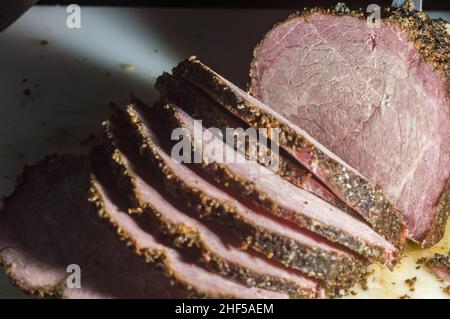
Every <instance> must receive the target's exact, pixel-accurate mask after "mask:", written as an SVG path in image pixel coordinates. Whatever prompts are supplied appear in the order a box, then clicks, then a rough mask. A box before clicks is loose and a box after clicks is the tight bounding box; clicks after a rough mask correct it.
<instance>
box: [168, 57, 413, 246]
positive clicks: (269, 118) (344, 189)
mask: <svg viewBox="0 0 450 319" xmlns="http://www.w3.org/2000/svg"><path fill="white" fill-rule="evenodd" d="M173 75H174V77H176V78H184V79H186V80H188V81H190V82H191V83H193V84H195V85H197V86H198V87H199V88H201V89H202V90H203V91H204V92H205V93H207V94H209V95H210V96H211V97H213V98H214V99H215V100H216V101H218V102H220V104H221V105H222V106H223V107H225V108H226V109H227V110H229V111H230V112H232V113H233V114H235V115H236V116H238V117H240V118H241V119H242V120H244V121H246V122H247V123H248V124H249V125H250V126H252V127H255V128H269V129H270V130H269V132H268V133H267V136H268V137H269V138H270V137H272V138H273V135H274V134H277V135H278V134H279V143H280V146H281V147H283V148H284V149H285V150H286V151H287V152H289V154H291V155H292V156H293V157H294V158H295V159H296V160H298V161H299V162H300V163H301V164H303V166H305V167H306V168H307V169H308V170H309V171H310V172H312V173H313V174H314V175H315V176H316V177H317V178H319V179H320V180H321V181H322V182H323V183H324V184H325V185H327V187H328V188H329V189H330V190H331V191H332V192H333V193H334V194H335V195H337V196H338V197H339V198H340V199H341V200H343V201H344V202H345V203H346V204H347V205H349V206H350V207H351V208H353V209H354V210H355V211H356V212H358V213H359V214H360V215H361V216H362V217H363V218H364V219H365V220H367V221H368V222H369V223H370V224H371V226H372V227H373V228H374V229H375V230H376V231H377V232H378V233H380V234H382V235H383V236H384V237H385V238H386V239H387V240H389V241H390V242H391V243H393V244H394V245H395V246H396V247H397V248H399V249H402V247H403V245H404V242H405V239H406V227H405V224H404V222H403V220H402V214H401V211H400V210H398V209H397V208H396V207H395V205H394V204H393V203H392V202H391V200H390V199H389V197H388V196H387V195H386V194H385V193H384V192H383V190H382V189H381V187H379V186H378V185H376V184H374V183H373V182H372V181H370V180H369V179H367V178H366V177H365V176H363V175H362V174H360V173H359V172H358V171H356V170H355V169H354V168H352V167H351V166H349V165H348V164H347V163H345V162H344V161H342V160H341V159H340V158H338V157H337V156H336V155H335V154H333V153H331V152H330V151H329V150H328V149H326V148H325V147H324V146H323V145H321V144H320V143H319V142H317V141H316V140H315V139H313V138H312V137H311V136H310V135H309V134H308V133H306V132H305V131H304V130H302V129H301V128H299V127H298V126H296V125H295V124H293V123H292V122H290V121H288V120H287V119H286V118H284V117H283V116H282V115H280V114H279V113H277V112H275V111H273V110H272V109H270V108H269V107H267V106H266V105H265V104H263V103H261V102H260V101H258V100H256V99H255V98H253V97H252V96H250V95H249V94H247V93H245V92H244V91H242V90H241V89H239V88H238V87H237V86H235V85H233V84H232V83H230V82H229V81H227V80H226V79H224V78H223V77H221V76H220V75H218V74H217V73H215V72H214V71H212V70H211V69H209V68H208V67H207V66H205V65H204V64H202V63H201V62H200V61H199V60H197V58H195V57H191V58H189V59H188V60H186V61H183V62H181V63H180V64H179V65H178V66H177V67H176V68H174V70H173Z"/></svg>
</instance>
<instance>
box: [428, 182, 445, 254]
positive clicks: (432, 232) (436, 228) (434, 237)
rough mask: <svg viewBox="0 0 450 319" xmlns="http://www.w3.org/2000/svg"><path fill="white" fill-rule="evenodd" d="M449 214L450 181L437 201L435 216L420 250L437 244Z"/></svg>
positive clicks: (443, 231) (443, 232)
mask: <svg viewBox="0 0 450 319" xmlns="http://www.w3.org/2000/svg"><path fill="white" fill-rule="evenodd" d="M449 214H450V179H449V181H448V182H447V186H446V187H445V190H444V191H443V192H442V195H441V197H440V199H439V204H438V206H437V208H436V214H435V215H434V217H433V221H432V224H431V227H430V229H429V230H428V232H427V233H426V235H425V238H424V239H423V241H422V242H421V245H422V248H430V247H432V246H433V245H435V244H436V243H437V242H439V241H440V240H441V239H442V238H443V237H444V234H445V227H446V225H447V219H448V217H449Z"/></svg>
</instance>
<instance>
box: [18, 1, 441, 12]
mask: <svg viewBox="0 0 450 319" xmlns="http://www.w3.org/2000/svg"><path fill="white" fill-rule="evenodd" d="M12 1H14V0H12ZM337 2H345V3H346V4H347V5H348V6H349V7H350V8H352V9H357V8H366V7H367V6H368V5H369V4H371V3H375V4H378V5H380V6H390V5H391V3H392V1H385V0H370V1H365V0H359V1H358V0H347V1H339V0H309V1H308V0H303V1H302V0H273V1H267V0H266V1H264V0H259V1H258V0H240V1H239V0H209V1H207V0H109V1H108V0H90V1H89V0H78V1H74V0H41V1H39V4H71V3H76V4H79V5H104V6H110V5H117V6H119V5H123V6H158V7H171V6H176V7H207V8H261V9H270V8H273V9H275V8H277V9H294V10H295V9H302V8H303V7H311V6H328V7H331V6H334V5H336V3H337ZM423 9H424V10H450V1H449V0H424V1H423Z"/></svg>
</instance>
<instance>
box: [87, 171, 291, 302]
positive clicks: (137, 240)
mask: <svg viewBox="0 0 450 319" xmlns="http://www.w3.org/2000/svg"><path fill="white" fill-rule="evenodd" d="M96 172H97V171H96ZM91 201H92V202H93V203H94V204H95V206H96V207H97V209H98V212H99V215H100V216H101V217H102V218H104V219H106V220H107V221H109V223H111V225H113V226H114V228H115V229H116V232H117V234H118V236H119V237H120V239H121V240H122V241H124V242H125V243H126V245H127V246H130V247H132V248H133V249H134V250H135V252H136V253H137V254H138V255H140V256H141V257H143V258H142V261H144V260H145V261H146V262H147V263H150V264H154V265H155V266H156V267H157V269H159V270H160V271H161V272H162V273H164V274H165V275H167V276H169V277H170V278H171V280H172V281H173V282H175V283H176V284H177V285H179V286H181V287H182V288H183V289H185V290H187V291H190V292H191V294H192V296H195V297H214V298H246V299H247V298H250V299H254V298H271V299H285V298H287V297H288V295H287V294H282V293H277V292H272V291H269V290H264V289H259V288H251V287H246V286H244V285H240V284H237V283H234V282H232V281H230V280H226V279H224V278H222V277H221V276H218V275H215V274H212V273H210V272H208V271H205V270H204V269H203V268H201V267H198V266H196V265H195V264H193V263H191V262H188V261H186V260H185V259H184V258H183V256H182V255H181V254H179V253H178V252H177V251H176V250H173V249H171V248H169V247H167V246H165V245H164V244H162V243H161V242H160V241H159V240H158V239H157V238H156V237H155V236H153V235H152V234H151V233H149V232H147V231H145V230H144V229H142V226H141V225H140V224H139V223H137V222H136V221H135V220H134V219H133V218H132V217H131V216H130V215H129V214H128V213H127V212H126V211H123V210H121V209H120V207H118V206H117V205H116V204H115V203H114V202H113V200H112V199H111V198H110V194H108V191H107V190H106V189H105V187H103V185H102V184H101V182H99V181H98V180H96V179H95V178H93V180H92V187H91ZM124 246H125V245H124Z"/></svg>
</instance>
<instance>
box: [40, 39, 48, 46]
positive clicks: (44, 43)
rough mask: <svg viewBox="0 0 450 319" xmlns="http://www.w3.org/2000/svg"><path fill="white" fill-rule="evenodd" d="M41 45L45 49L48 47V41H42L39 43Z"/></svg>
mask: <svg viewBox="0 0 450 319" xmlns="http://www.w3.org/2000/svg"><path fill="white" fill-rule="evenodd" d="M39 45H40V46H43V47H46V46H47V45H48V40H45V39H42V40H40V41H39Z"/></svg>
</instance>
